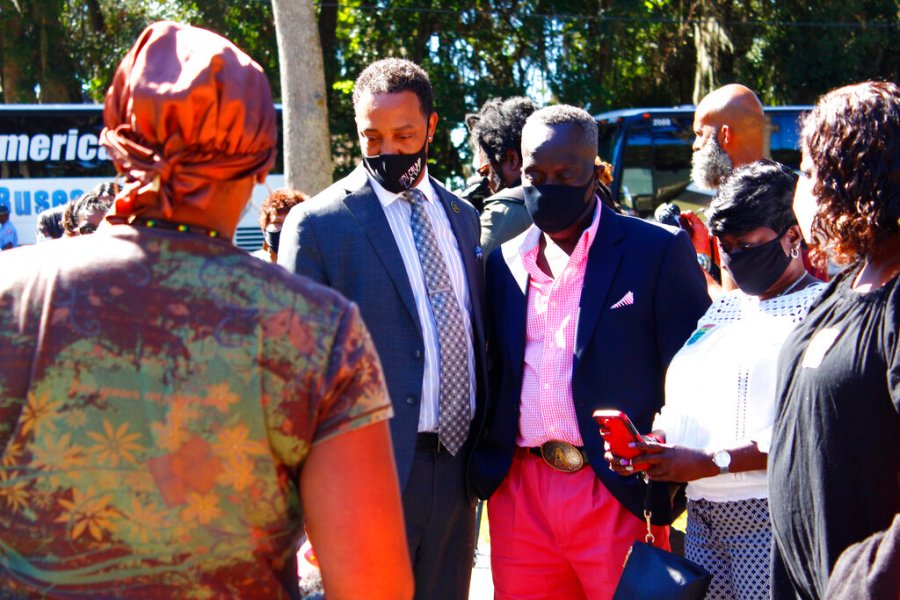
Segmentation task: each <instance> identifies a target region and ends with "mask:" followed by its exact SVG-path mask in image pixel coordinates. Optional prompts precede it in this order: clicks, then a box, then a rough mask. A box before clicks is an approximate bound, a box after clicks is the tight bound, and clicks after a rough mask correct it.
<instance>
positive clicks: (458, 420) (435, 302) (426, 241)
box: [400, 189, 471, 456]
mask: <svg viewBox="0 0 900 600" xmlns="http://www.w3.org/2000/svg"><path fill="white" fill-rule="evenodd" d="M400 198H402V199H404V200H406V201H407V202H409V203H410V205H411V207H412V214H411V215H410V218H409V223H410V226H411V227H412V234H413V240H414V241H415V243H416V250H417V251H418V253H419V262H421V263H422V273H423V274H424V276H425V288H426V290H427V292H428V301H429V302H430V303H431V312H432V313H433V314H434V321H435V323H436V324H437V332H438V345H439V346H440V352H439V353H438V356H439V361H440V367H441V369H440V374H441V386H440V408H439V411H440V413H439V414H440V432H439V433H438V437H439V439H440V440H441V443H442V444H443V445H444V446H445V447H446V448H447V450H448V451H449V452H450V454H452V455H454V456H455V455H456V453H457V452H459V449H460V448H461V447H462V445H463V443H464V442H465V441H466V436H467V435H468V432H469V421H470V419H471V410H470V404H469V402H470V399H469V355H468V340H467V338H466V331H465V324H464V321H463V318H462V312H461V311H460V307H459V302H457V300H456V295H455V294H454V292H453V286H452V285H451V283H450V273H449V272H448V271H447V263H446V262H444V256H443V254H441V249H440V248H439V247H438V243H437V239H436V238H435V237H434V229H433V228H432V227H431V221H430V220H429V219H428V215H427V214H425V205H424V202H425V195H424V194H422V192H420V191H419V190H417V189H411V190H406V191H405V192H402V193H401V194H400Z"/></svg>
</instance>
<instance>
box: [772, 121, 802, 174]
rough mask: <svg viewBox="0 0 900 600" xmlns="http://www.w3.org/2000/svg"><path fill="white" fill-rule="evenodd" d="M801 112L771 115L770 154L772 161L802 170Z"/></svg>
mask: <svg viewBox="0 0 900 600" xmlns="http://www.w3.org/2000/svg"><path fill="white" fill-rule="evenodd" d="M801 114H802V113H801V112H795V111H790V112H777V113H771V114H769V118H770V119H771V121H770V123H771V124H770V132H771V135H770V137H769V140H770V142H769V144H770V148H769V150H770V152H771V154H772V160H777V161H778V162H780V163H782V164H785V165H787V166H789V167H790V168H792V169H799V168H800V116H801Z"/></svg>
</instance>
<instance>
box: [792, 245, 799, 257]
mask: <svg viewBox="0 0 900 600" xmlns="http://www.w3.org/2000/svg"><path fill="white" fill-rule="evenodd" d="M799 257H800V246H794V247H793V248H791V258H799Z"/></svg>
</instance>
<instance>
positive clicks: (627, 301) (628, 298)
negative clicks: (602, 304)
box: [610, 292, 634, 309]
mask: <svg viewBox="0 0 900 600" xmlns="http://www.w3.org/2000/svg"><path fill="white" fill-rule="evenodd" d="M631 304H634V294H633V293H631V292H628V293H627V294H625V295H624V296H622V299H621V300H619V301H618V302H616V303H615V304H613V305H612V306H610V308H611V309H614V308H622V307H623V306H629V305H631Z"/></svg>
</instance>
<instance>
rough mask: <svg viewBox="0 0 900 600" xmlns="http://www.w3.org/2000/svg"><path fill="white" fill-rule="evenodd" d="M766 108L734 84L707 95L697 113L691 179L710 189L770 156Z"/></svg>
mask: <svg viewBox="0 0 900 600" xmlns="http://www.w3.org/2000/svg"><path fill="white" fill-rule="evenodd" d="M766 132H767V128H766V118H765V115H764V114H763V106H762V103H761V102H760V101H759V98H757V97H756V94H754V93H753V91H752V90H750V89H749V88H748V87H746V86H743V85H741V84H739V83H732V84H729V85H726V86H723V87H720V88H719V89H717V90H714V91H712V92H710V93H709V94H707V95H706V97H704V98H703V100H701V101H700V104H698V105H697V110H696V111H695V113H694V135H695V136H696V137H695V139H694V145H693V149H694V155H693V158H692V161H691V163H692V170H691V179H692V180H693V181H694V183H696V184H697V185H699V186H701V187H703V188H706V189H712V190H714V189H716V188H717V187H719V183H720V182H721V181H722V179H724V178H725V177H726V176H728V175H730V174H731V172H732V171H733V170H734V169H736V168H737V167H740V166H742V165H745V164H748V163H751V162H754V161H757V160H759V159H761V158H765V156H766Z"/></svg>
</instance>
